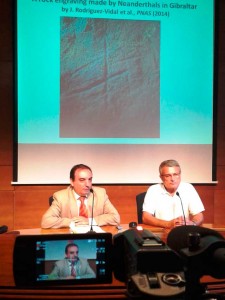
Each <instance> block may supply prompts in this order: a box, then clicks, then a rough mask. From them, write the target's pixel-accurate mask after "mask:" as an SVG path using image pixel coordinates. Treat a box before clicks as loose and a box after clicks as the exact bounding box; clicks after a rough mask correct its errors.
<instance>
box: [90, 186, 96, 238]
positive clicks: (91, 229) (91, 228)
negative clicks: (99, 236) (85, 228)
mask: <svg viewBox="0 0 225 300" xmlns="http://www.w3.org/2000/svg"><path fill="white" fill-rule="evenodd" d="M90 192H91V193H92V194H93V198H92V210H91V227H90V231H89V233H90V232H93V233H94V232H95V231H94V230H93V219H94V217H93V214H94V213H93V210H94V203H95V196H94V191H93V189H90Z"/></svg>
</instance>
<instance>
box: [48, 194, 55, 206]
mask: <svg viewBox="0 0 225 300" xmlns="http://www.w3.org/2000/svg"><path fill="white" fill-rule="evenodd" d="M53 200H54V198H53V196H50V197H49V198H48V201H49V206H51V205H52V202H53Z"/></svg>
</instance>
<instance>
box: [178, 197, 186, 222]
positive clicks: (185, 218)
mask: <svg viewBox="0 0 225 300" xmlns="http://www.w3.org/2000/svg"><path fill="white" fill-rule="evenodd" d="M176 195H177V196H178V197H179V198H180V204H181V208H182V212H183V217H184V225H187V224H186V218H185V214H184V207H183V203H182V200H181V197H180V194H179V192H176Z"/></svg>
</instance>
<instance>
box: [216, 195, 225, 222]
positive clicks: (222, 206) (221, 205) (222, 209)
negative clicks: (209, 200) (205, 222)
mask: <svg viewBox="0 0 225 300" xmlns="http://www.w3.org/2000/svg"><path fill="white" fill-rule="evenodd" d="M214 224H215V225H216V226H221V225H223V226H225V190H218V191H216V192H215V200H214Z"/></svg>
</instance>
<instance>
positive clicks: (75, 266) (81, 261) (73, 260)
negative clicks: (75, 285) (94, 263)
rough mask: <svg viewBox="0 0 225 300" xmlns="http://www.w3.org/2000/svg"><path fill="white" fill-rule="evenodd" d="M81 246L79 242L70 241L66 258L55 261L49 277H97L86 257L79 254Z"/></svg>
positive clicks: (56, 278) (52, 278)
mask: <svg viewBox="0 0 225 300" xmlns="http://www.w3.org/2000/svg"><path fill="white" fill-rule="evenodd" d="M78 254H79V248H78V245H77V244H74V243H70V244H67V245H66V248H65V258H64V259H63V260H58V261H56V262H55V265H54V268H53V270H52V272H51V273H50V274H49V279H51V280H58V279H81V278H95V277H96V275H95V272H94V271H93V269H92V268H91V267H90V265H89V263H88V261H87V259H86V258H81V257H79V256H78Z"/></svg>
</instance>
